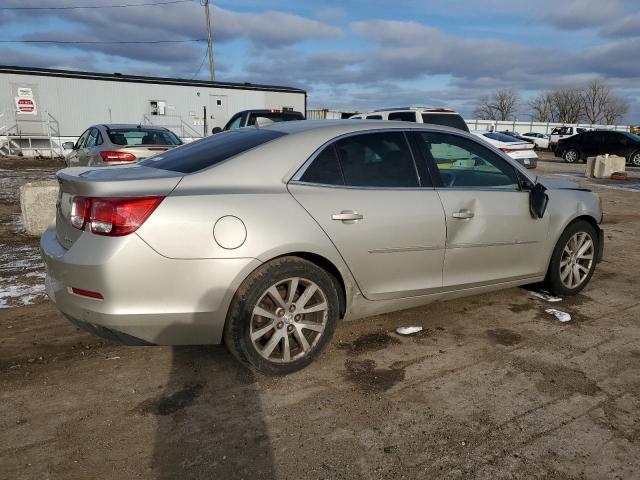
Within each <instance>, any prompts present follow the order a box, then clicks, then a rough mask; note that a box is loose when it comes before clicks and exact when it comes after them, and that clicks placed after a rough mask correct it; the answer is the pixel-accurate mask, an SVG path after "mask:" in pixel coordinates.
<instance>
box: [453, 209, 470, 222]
mask: <svg viewBox="0 0 640 480" xmlns="http://www.w3.org/2000/svg"><path fill="white" fill-rule="evenodd" d="M473 215H474V214H473V212H470V211H469V210H460V211H459V212H454V214H453V218H460V219H463V220H464V219H466V218H473Z"/></svg>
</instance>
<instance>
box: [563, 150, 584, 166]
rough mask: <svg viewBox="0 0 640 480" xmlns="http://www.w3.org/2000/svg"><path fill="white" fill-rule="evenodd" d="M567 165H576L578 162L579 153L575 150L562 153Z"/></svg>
mask: <svg viewBox="0 0 640 480" xmlns="http://www.w3.org/2000/svg"><path fill="white" fill-rule="evenodd" d="M562 157H563V158H564V161H565V162H567V163H576V162H578V161H579V160H580V152H578V150H576V149H575V148H570V149H568V150H566V151H565V152H564V155H563V156H562Z"/></svg>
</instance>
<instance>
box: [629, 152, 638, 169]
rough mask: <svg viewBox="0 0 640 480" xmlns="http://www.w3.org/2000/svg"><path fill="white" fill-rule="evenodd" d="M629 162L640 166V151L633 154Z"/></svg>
mask: <svg viewBox="0 0 640 480" xmlns="http://www.w3.org/2000/svg"><path fill="white" fill-rule="evenodd" d="M629 163H630V164H631V165H633V166H634V167H640V151H638V152H636V153H634V154H632V155H631V158H630V159H629Z"/></svg>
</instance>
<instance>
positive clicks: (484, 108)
mask: <svg viewBox="0 0 640 480" xmlns="http://www.w3.org/2000/svg"><path fill="white" fill-rule="evenodd" d="M473 115H474V116H475V117H476V118H478V119H480V120H495V119H496V115H495V112H494V111H493V106H492V104H491V99H490V98H489V95H482V96H480V97H478V99H477V100H476V107H475V108H474V109H473Z"/></svg>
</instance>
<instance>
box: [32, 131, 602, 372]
mask: <svg viewBox="0 0 640 480" xmlns="http://www.w3.org/2000/svg"><path fill="white" fill-rule="evenodd" d="M58 181H59V184H60V194H59V198H58V205H57V220H56V226H55V228H51V229H49V230H47V231H46V233H45V234H44V235H43V236H42V240H41V249H42V254H43V257H44V260H45V263H46V267H47V292H48V295H49V297H50V299H51V300H52V301H53V302H55V303H56V305H57V307H58V308H59V309H60V311H61V312H62V313H63V314H64V315H65V317H66V318H68V319H69V320H70V321H71V322H73V323H74V324H76V325H77V326H79V327H81V328H84V329H86V330H88V331H91V332H93V333H95V334H97V335H101V336H104V337H107V338H111V339H116V340H119V341H121V342H124V343H126V344H137V345H148V344H157V345H158V344H161V345H184V344H216V343H221V342H224V343H225V344H226V346H227V347H228V349H229V350H230V351H231V352H232V353H233V354H234V355H235V356H236V357H237V358H238V359H239V360H240V361H241V362H242V363H244V364H245V365H247V366H249V367H251V368H253V369H254V370H257V371H259V372H262V373H265V374H286V373H289V372H293V371H295V370H298V369H300V368H302V367H304V366H306V365H308V364H309V363H310V362H311V361H312V360H313V359H314V358H316V357H317V356H318V354H319V353H320V352H321V351H322V349H323V348H324V347H325V346H326V345H327V343H328V342H329V341H330V339H331V336H332V334H333V331H334V330H335V328H336V324H337V323H338V321H340V320H342V319H354V318H360V317H366V316H370V315H375V314H380V313H385V312H391V311H395V310H400V309H405V308H411V307H416V306H420V305H424V304H427V303H429V302H432V301H435V300H446V299H451V298H456V297H462V296H467V295H475V294H478V293H482V292H488V291H492V290H497V289H503V288H508V287H513V286H516V285H523V284H531V283H537V282H543V281H544V282H546V285H547V288H548V289H549V290H550V291H551V292H553V293H554V294H558V295H573V294H576V293H577V292H579V291H580V290H581V289H583V288H584V287H585V285H587V283H588V282H589V280H590V278H591V276H592V274H593V271H594V268H595V266H596V263H597V262H598V261H599V260H600V259H601V257H602V249H603V235H602V231H601V230H600V228H599V223H600V222H601V220H602V211H601V207H600V203H599V199H598V197H597V196H596V195H595V194H594V193H592V192H590V191H588V190H584V189H580V188H578V186H577V185H575V184H572V183H567V182H564V183H563V182H561V181H558V180H546V179H537V178H536V177H534V176H532V175H531V174H530V173H528V172H527V171H526V170H525V169H524V168H523V167H522V166H520V165H519V164H518V163H517V162H515V161H514V160H512V159H510V158H509V157H508V156H506V155H505V154H503V153H502V152H500V151H499V150H497V149H495V148H493V147H491V146H490V145H488V144H487V143H486V142H483V141H482V140H481V139H479V138H477V137H474V136H473V135H470V134H468V133H465V132H462V131H460V130H456V129H452V128H447V127H438V126H434V125H424V126H421V125H417V124H415V123H404V122H397V123H396V122H393V123H391V122H389V123H387V122H384V123H382V122H376V121H362V120H358V121H350V120H341V121H320V122H313V121H298V122H286V123H278V124H274V125H271V126H269V127H267V128H254V127H247V128H242V129H237V130H232V131H228V132H223V133H220V134H217V135H214V136H211V137H209V138H206V139H203V140H199V141H197V142H193V143H191V144H187V145H184V146H180V147H177V148H175V149H173V150H170V151H167V152H165V153H161V154H159V155H156V156H155V157H153V158H150V159H147V160H144V161H142V162H140V163H139V164H137V165H128V166H122V167H113V168H108V169H104V168H102V169H91V168H86V167H85V168H81V167H78V168H68V169H65V170H61V171H60V172H59V173H58Z"/></svg>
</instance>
